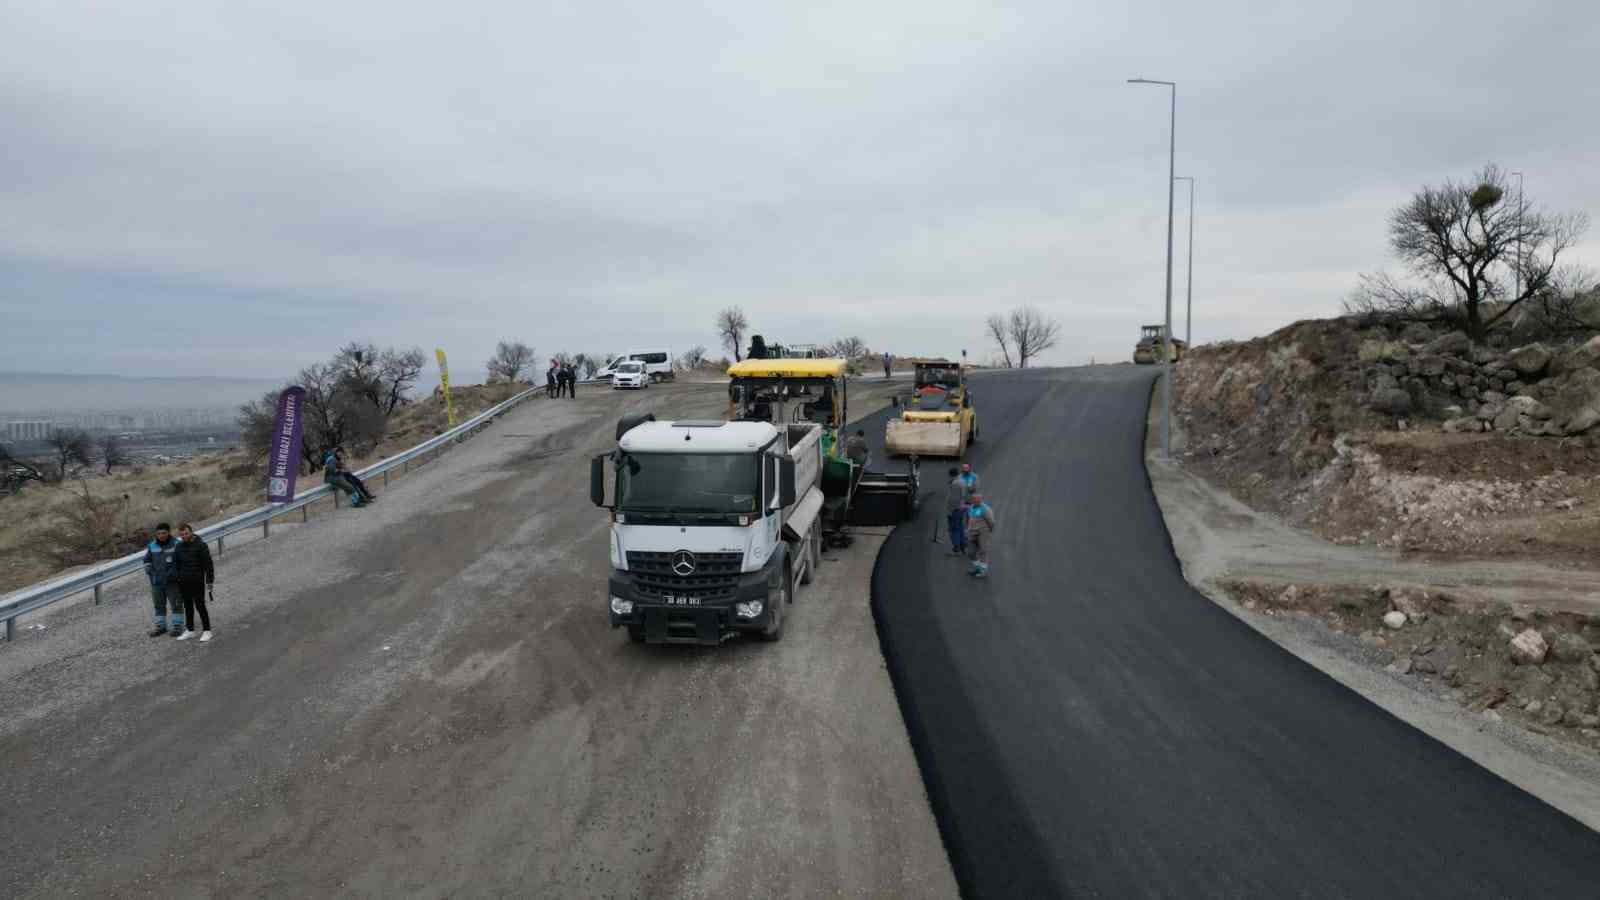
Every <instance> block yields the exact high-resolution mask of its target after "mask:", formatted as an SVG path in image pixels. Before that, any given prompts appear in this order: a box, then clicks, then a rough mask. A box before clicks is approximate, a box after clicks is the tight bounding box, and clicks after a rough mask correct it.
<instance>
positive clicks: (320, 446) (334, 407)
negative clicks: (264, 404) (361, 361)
mask: <svg viewBox="0 0 1600 900" xmlns="http://www.w3.org/2000/svg"><path fill="white" fill-rule="evenodd" d="M296 383H297V384H299V385H300V386H301V387H303V388H305V391H306V396H305V402H304V405H303V407H302V409H301V415H302V422H303V423H304V424H303V426H302V427H303V434H304V440H303V441H302V442H301V447H300V454H301V456H302V457H303V458H304V459H305V461H306V463H307V464H308V465H310V466H312V467H313V468H315V467H316V466H317V465H319V464H320V462H321V459H322V455H323V454H324V453H326V452H327V451H328V450H330V449H332V448H334V447H339V446H343V445H345V444H349V445H351V446H352V448H353V449H370V448H371V447H373V446H376V444H377V442H378V440H379V439H381V438H382V437H383V432H384V428H385V426H386V425H387V416H385V414H384V412H383V409H382V408H381V407H380V406H379V405H378V404H377V403H376V402H374V401H373V399H372V395H371V394H370V393H369V391H368V386H369V385H368V383H367V382H366V381H364V380H363V379H362V377H361V375H360V373H352V372H350V371H349V370H342V369H341V367H340V366H339V359H338V357H335V358H334V360H333V361H332V362H328V363H319V364H317V365H312V366H307V367H306V368H304V369H301V370H300V377H299V378H298V379H297V381H296ZM276 416H277V410H276V398H274V409H273V417H274V419H276Z"/></svg>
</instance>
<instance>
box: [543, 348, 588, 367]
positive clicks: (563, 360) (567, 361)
mask: <svg viewBox="0 0 1600 900" xmlns="http://www.w3.org/2000/svg"><path fill="white" fill-rule="evenodd" d="M581 355H582V354H577V353H568V352H567V351H565V350H563V351H561V352H560V353H557V354H556V355H555V356H552V357H551V359H553V360H555V361H556V365H558V366H574V367H575V366H576V365H577V363H578V357H579V356H581Z"/></svg>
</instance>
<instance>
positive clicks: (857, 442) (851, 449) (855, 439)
mask: <svg viewBox="0 0 1600 900" xmlns="http://www.w3.org/2000/svg"><path fill="white" fill-rule="evenodd" d="M844 455H845V456H847V457H849V458H850V461H851V462H853V463H855V464H856V465H858V466H861V467H862V468H865V467H866V465H867V460H868V459H869V458H871V451H869V450H868V449H867V433H866V432H865V431H861V430H857V431H856V433H855V434H852V435H850V436H849V437H848V438H846V439H845V442H844Z"/></svg>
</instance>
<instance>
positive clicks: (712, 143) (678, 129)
mask: <svg viewBox="0 0 1600 900" xmlns="http://www.w3.org/2000/svg"><path fill="white" fill-rule="evenodd" d="M766 6H767V5H762V4H755V5H752V4H738V3H732V2H708V3H697V4H646V3H615V2H612V3H606V2H585V3H536V4H501V5H498V6H497V7H496V8H493V9H487V8H479V7H460V6H454V7H434V8H430V9H426V10H414V11H405V10H397V9H396V8H394V7H393V5H392V4H377V3H370V2H359V3H345V4H336V5H332V6H331V7H330V6H328V5H312V4H294V7H295V8H287V6H286V5H285V4H273V5H268V4H250V3H233V4H228V5H227V6H225V7H224V8H222V9H220V10H215V9H212V8H210V7H209V6H206V5H201V4H182V3H166V4H161V3H154V4H135V5H128V6H125V7H112V8H106V7H103V6H95V7H92V8H91V7H87V6H85V7H82V8H74V7H69V6H66V5H62V4H56V3H45V2H42V0H19V2H17V3H12V4H8V5H7V6H6V7H5V9H4V10H0V28H4V30H5V33H6V34H8V36H10V38H11V40H9V41H8V52H7V54H5V55H4V57H3V58H0V128H3V133H4V137H5V146H6V147H7V157H6V158H7V162H6V165H5V166H4V167H0V191H3V194H0V196H4V197H5V198H6V201H5V203H4V204H0V307H4V312H5V314H6V321H7V322H8V323H10V324H9V325H8V333H7V340H6V345H7V349H8V351H9V353H8V356H9V359H8V366H10V367H14V368H20V369H41V370H53V371H104V370H108V369H109V370H117V371H130V372H132V371H140V372H143V371H151V370H167V371H173V372H177V373H182V374H202V373H207V372H219V373H220V372H228V373H233V374H248V375H260V376H269V377H270V376H279V375H283V374H286V373H288V372H290V371H292V370H293V369H295V368H297V367H298V366H300V365H302V364H304V363H306V362H309V361H311V360H314V359H318V358H321V357H324V356H326V355H327V354H328V353H329V352H331V350H332V349H333V348H334V347H335V346H337V344H339V343H341V342H343V341H345V340H348V339H351V338H354V337H363V338H367V337H370V338H371V339H373V340H377V341H379V342H381V343H399V344H421V345H424V346H428V347H431V346H434V345H438V346H444V347H446V348H447V349H448V350H449V351H450V352H451V354H452V357H453V358H455V359H460V360H462V365H470V364H475V363H476V362H477V361H479V360H481V359H482V358H483V357H485V356H487V355H488V353H489V351H490V349H491V348H492V346H493V344H494V342H495V340H497V339H499V338H503V337H513V336H514V337H520V338H522V339H524V340H527V341H529V342H530V343H533V344H535V345H536V346H537V347H538V348H539V349H540V350H541V351H544V352H548V351H552V350H556V349H562V348H565V349H590V350H604V349H608V348H618V347H621V346H624V345H637V344H647V343H667V344H669V345H671V346H673V347H675V348H684V347H687V346H689V345H690V344H694V343H704V344H707V345H712V344H714V343H715V341H714V335H713V334H712V329H711V327H710V323H711V320H712V316H713V314H714V312H715V310H716V309H717V308H719V307H721V306H724V305H728V304H740V305H742V306H744V308H745V309H746V311H747V312H748V313H749V314H750V317H751V319H752V321H753V323H754V324H755V325H756V326H757V328H758V330H760V331H763V332H765V333H767V334H769V335H772V336H776V337H780V338H782V339H784V340H788V341H813V340H823V339H828V338H832V337H836V336H839V335H842V334H847V333H855V334H859V335H860V336H861V337H863V338H865V339H866V340H867V342H868V343H869V344H871V345H873V346H887V347H890V348H893V349H897V350H900V351H901V352H907V353H915V352H944V353H951V352H955V351H956V350H958V349H960V348H962V347H966V348H968V349H970V350H973V351H974V352H979V353H983V352H986V350H987V347H986V343H985V341H984V339H983V336H982V333H981V322H982V319H983V317H984V315H985V314H987V313H988V312H990V311H993V310H998V309H1003V308H1005V307H1007V306H1010V305H1013V304H1018V303H1025V302H1026V303H1034V304H1037V305H1039V306H1041V307H1042V308H1045V309H1046V310H1048V311H1050V312H1051V313H1053V314H1055V315H1057V316H1059V317H1060V318H1061V319H1062V320H1063V321H1064V323H1065V325H1066V328H1065V334H1066V337H1065V339H1064V340H1063V342H1062V346H1061V347H1060V349H1059V350H1058V351H1057V352H1056V353H1054V354H1052V356H1051V358H1050V361H1052V362H1061V363H1074V362H1080V361H1084V360H1086V359H1088V358H1089V357H1091V356H1094V357H1097V358H1099V359H1106V358H1120V357H1122V356H1125V355H1126V353H1127V351H1128V346H1129V344H1130V343H1131V341H1132V338H1133V336H1134V335H1135V333H1136V328H1137V326H1138V325H1139V324H1142V323H1143V322H1146V321H1154V320H1157V319H1158V318H1159V317H1160V306H1161V299H1162V292H1163V286H1162V275H1163V259H1164V257H1163V254H1164V249H1165V224H1166V222H1165V214H1166V208H1165V207H1166V200H1165V194H1164V189H1165V176H1166V141H1167V134H1166V113H1167V108H1166V96H1165V93H1164V91H1162V90H1159V89H1156V88H1150V87H1138V86H1130V85H1126V84H1124V83H1123V82H1124V80H1125V79H1126V78H1128V77H1134V76H1147V77H1152V78H1168V79H1173V80H1177V81H1179V82H1180V89H1179V90H1180V93H1179V120H1178V128H1179V132H1178V141H1179V161H1178V167H1179V171H1180V174H1192V175H1195V176H1197V177H1198V178H1199V201H1198V209H1197V222H1198V226H1197V228H1198V235H1197V241H1196V272H1195V291H1196V298H1197V310H1198V312H1199V315H1198V316H1197V319H1196V337H1197V338H1199V339H1207V340H1209V339H1215V338H1222V337H1241V336H1245V335H1248V334H1251V333H1256V332H1260V331H1264V330H1267V329H1270V328H1273V327H1276V326H1278V325H1281V324H1286V323H1287V322H1289V321H1292V320H1294V319H1297V318H1302V317H1305V316H1311V315H1326V314H1331V313H1333V312H1334V311H1336V310H1337V307H1338V302H1339V300H1340V298H1341V297H1342V296H1343V295H1344V293H1345V292H1346V291H1347V290H1348V289H1349V287H1350V286H1351V285H1352V283H1353V281H1354V276H1355V273H1356V272H1358V271H1361V270H1364V269H1372V268H1377V267H1380V266H1383V265H1385V264H1386V263H1387V259H1386V256H1385V251H1384V247H1383V219H1384V216H1385V214H1386V213H1387V211H1388V209H1389V208H1390V207H1392V206H1393V205H1395V204H1396V203H1398V202H1399V201H1400V200H1401V199H1403V197H1404V196H1405V194H1406V193H1407V192H1409V191H1410V190H1412V189H1414V188H1415V187H1416V186H1418V185H1419V184H1421V183H1424V182H1428V181H1437V180H1439V179H1441V178H1443V177H1447V176H1450V177H1461V176H1464V175H1466V174H1467V173H1468V172H1470V171H1471V170H1472V169H1473V168H1475V167H1476V166H1478V165H1481V164H1482V163H1483V162H1485V161H1488V160H1491V159H1492V160H1496V161H1499V162H1501V163H1503V164H1505V165H1506V166H1508V167H1509V168H1520V169H1522V170H1524V171H1525V172H1527V173H1528V189H1529V194H1530V197H1531V198H1532V199H1534V200H1545V201H1549V202H1552V203H1554V204H1555V205H1557V206H1559V207H1561V208H1573V209H1581V210H1591V211H1592V210H1594V209H1595V208H1596V206H1597V205H1600V204H1597V202H1596V201H1597V200H1600V175H1597V174H1596V172H1595V170H1594V168H1593V167H1592V166H1588V165H1585V163H1586V162H1587V161H1588V160H1587V156H1588V154H1587V152H1586V150H1587V148H1588V147H1589V146H1592V145H1593V143H1594V139H1595V138H1596V136H1597V135H1596V131H1597V126H1596V125H1595V124H1594V123H1593V121H1592V117H1590V116H1589V115H1588V110H1590V109H1592V108H1593V107H1594V104H1593V103H1592V102H1591V101H1593V100H1595V99H1596V96H1595V95H1596V93H1600V89H1597V88H1596V87H1595V85H1594V81H1593V79H1592V78H1589V77H1588V75H1587V71H1586V68H1587V67H1586V66H1584V65H1583V63H1582V60H1584V59H1586V58H1587V56H1588V54H1589V52H1590V49H1591V48H1592V47H1593V46H1595V44H1596V42H1597V41H1596V39H1597V38H1600V12H1596V11H1595V10H1594V8H1593V7H1592V6H1591V5H1588V4H1582V3H1577V2H1571V3H1558V2H1546V3H1533V4H1524V5H1522V6H1521V8H1516V9H1513V8H1509V7H1507V8H1498V7H1489V6H1483V7H1482V8H1475V9H1473V10H1472V11H1471V12H1470V14H1469V13H1468V12H1466V11H1464V10H1463V8H1462V7H1461V6H1460V4H1445V3H1419V4H1412V5H1405V4H1400V5H1396V4H1392V3H1375V2H1358V3H1350V4H1311V3H1305V4H1263V3H1252V2H1232V3H1210V4H1187V3H1167V4H1132V5H1130V4H1120V3H1115V4H1114V3H1100V4H1092V5H1085V4H1071V5H1069V4H1059V3H1045V2H1031V3H1021V2H1018V3H1010V4H994V3H977V2H929V0H924V2H917V3H899V4H875V5H862V4H836V5H826V4H805V5H801V4H795V5H793V6H782V7H779V8H774V9H768V8H765V7H766ZM1181 190H1182V188H1181V186H1180V198H1179V210H1178V215H1179V223H1178V230H1179V247H1178V253H1179V271H1178V273H1177V282H1178V299H1179V304H1180V307H1181V300H1182V284H1183V271H1182V260H1183V253H1184V247H1183V227H1184V216H1185V209H1184V205H1183V201H1184V198H1183V196H1182V193H1181ZM1583 249H1584V250H1585V251H1586V254H1587V256H1588V258H1590V259H1600V250H1597V246H1596V244H1595V243H1593V242H1591V243H1589V244H1587V245H1585V247H1584V248H1583ZM1180 328H1181V325H1180Z"/></svg>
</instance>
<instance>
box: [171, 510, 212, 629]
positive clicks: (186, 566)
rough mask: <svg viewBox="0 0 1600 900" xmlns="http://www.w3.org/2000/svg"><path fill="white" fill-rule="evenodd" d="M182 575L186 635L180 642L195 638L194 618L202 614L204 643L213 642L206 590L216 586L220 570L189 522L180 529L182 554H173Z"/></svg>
mask: <svg viewBox="0 0 1600 900" xmlns="http://www.w3.org/2000/svg"><path fill="white" fill-rule="evenodd" d="M173 558H174V562H175V563H176V568H177V575H178V591H179V592H180V593H181V594H183V617H184V628H183V634H180V635H178V640H180V641H187V640H188V639H189V638H192V637H194V635H195V631H194V614H195V612H196V611H198V612H199V613H200V642H201V643H202V644H203V643H205V642H206V641H209V640H211V615H210V614H209V612H208V611H207V610H206V588H208V587H210V586H211V585H212V584H214V583H216V580H217V570H216V569H215V568H214V567H213V566H212V565H211V548H210V547H207V546H206V542H205V541H203V540H201V539H200V537H199V536H198V535H196V534H195V533H194V529H193V528H190V527H189V523H188V522H185V523H183V524H182V525H179V526H178V550H177V552H176V553H175V554H173Z"/></svg>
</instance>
